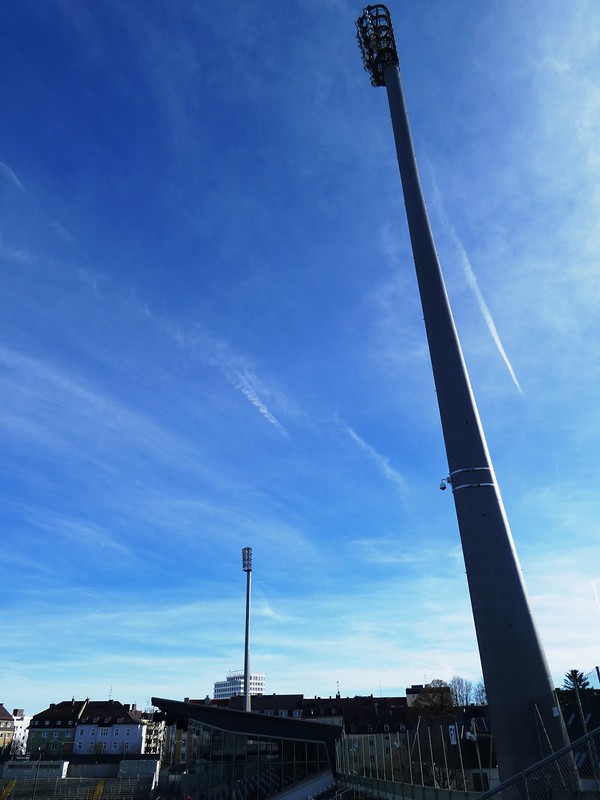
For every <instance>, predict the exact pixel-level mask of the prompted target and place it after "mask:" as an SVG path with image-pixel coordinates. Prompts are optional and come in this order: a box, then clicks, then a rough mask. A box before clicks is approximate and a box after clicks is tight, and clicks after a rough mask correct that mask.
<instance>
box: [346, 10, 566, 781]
mask: <svg viewBox="0 0 600 800" xmlns="http://www.w3.org/2000/svg"><path fill="white" fill-rule="evenodd" d="M356 27H357V32H358V33H357V36H358V43H359V46H360V51H361V55H362V59H363V64H364V67H365V70H366V71H367V72H368V73H369V76H370V78H371V83H372V85H373V86H385V87H386V90H387V96H388V102H389V107H390V113H391V117H392V127H393V131H394V139H395V144H396V152H397V155H398V164H399V167H400V177H401V181H402V189H403V193H404V203H405V207H406V216H407V221H408V229H409V233H410V240H411V244H412V250H413V256H414V262H415V268H416V272H417V281H418V285H419V292H420V296H421V304H422V307H423V317H424V320H425V328H426V332H427V340H428V344H429V353H430V356H431V365H432V368H433V377H434V381H435V388H436V393H437V399H438V405H439V411H440V418H441V423H442V430H443V434H444V442H445V445H446V455H447V458H448V466H449V470H450V471H449V476H448V478H447V479H446V480H445V481H443V488H446V485H448V487H449V488H451V489H452V494H453V497H454V504H455V507H456V515H457V518H458V527H459V530H460V536H461V541H462V549H463V556H464V560H465V567H466V572H467V580H468V584H469V592H470V596H471V605H472V608H473V618H474V622H475V630H476V633H477V642H478V645H479V654H480V657H481V666H482V669H483V675H484V679H485V686H486V689H487V695H488V701H489V708H490V715H491V718H492V723H493V730H494V742H495V744H496V753H497V757H498V764H499V771H500V778H501V780H503V781H504V780H507V779H508V778H511V777H512V776H514V775H516V774H518V773H520V772H522V771H523V770H524V769H526V768H527V767H530V766H531V765H532V764H534V763H535V762H537V761H539V760H540V759H541V758H542V757H543V756H545V755H548V754H549V753H548V749H546V752H542V750H541V742H542V741H543V740H544V737H543V736H540V735H539V731H538V728H537V725H536V717H538V718H539V719H541V721H542V722H543V726H544V728H545V731H546V733H547V738H548V743H549V745H550V749H551V750H552V751H554V752H555V751H557V750H560V749H561V748H562V747H564V746H566V745H568V743H569V740H568V737H567V734H566V729H565V726H564V722H563V719H562V715H561V713H560V709H559V705H558V701H557V698H556V693H555V691H554V687H553V685H552V680H551V677H550V672H549V669H548V665H547V663H546V657H545V655H544V652H543V649H542V645H541V642H540V639H539V636H538V632H537V629H536V626H535V623H534V621H533V615H532V612H531V608H530V606H529V601H528V598H527V593H526V589H525V584H524V581H523V577H522V575H521V569H520V566H519V562H518V558H517V554H516V551H515V548H514V544H513V540H512V535H511V532H510V528H509V525H508V520H507V518H506V514H505V511H504V507H503V504H502V499H501V497H500V490H499V488H498V485H497V483H496V476H495V474H494V470H493V467H492V462H491V459H490V455H489V452H488V447H487V443H486V441H485V436H484V432H483V427H482V425H481V421H480V419H479V413H478V411H477V406H476V404H475V398H474V395H473V392H472V389H471V384H470V381H469V377H468V374H467V370H466V366H465V362H464V358H463V354H462V350H461V346H460V342H459V339H458V334H457V332H456V328H455V326H454V321H453V318H452V313H451V309H450V304H449V302H448V297H447V294H446V287H445V285H444V279H443V275H442V271H441V267H440V264H439V261H438V257H437V253H436V249H435V244H434V241H433V235H432V232H431V228H430V224H429V219H428V216H427V210H426V208H425V201H424V199H423V193H422V190H421V184H420V180H419V173H418V171H417V164H416V160H415V155H414V148H413V142H412V136H411V132H410V127H409V123H408V116H407V113H406V105H405V102H404V94H403V91H402V85H401V81H400V69H399V61H398V53H397V50H396V42H395V39H394V32H393V29H392V21H391V18H390V13H389V11H388V9H387V8H386V6H384V5H381V4H376V5H372V6H367V7H366V8H365V9H364V12H363V14H362V16H361V17H359V19H358V20H357V22H356ZM564 779H565V781H566V782H568V784H569V786H572V787H573V788H574V789H575V790H576V789H578V788H579V785H578V779H577V776H576V771H575V769H574V765H573V768H572V769H567V770H565V774H564Z"/></svg>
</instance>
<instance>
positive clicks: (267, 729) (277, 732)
mask: <svg viewBox="0 0 600 800" xmlns="http://www.w3.org/2000/svg"><path fill="white" fill-rule="evenodd" d="M152 703H153V705H155V706H157V707H158V708H160V710H161V711H166V712H167V713H168V714H173V715H174V716H175V717H179V718H181V719H187V720H194V721H195V722H199V723H201V724H203V725H208V726H210V727H213V728H219V730H222V731H227V732H228V733H239V734H242V735H246V736H269V737H271V738H273V739H290V740H295V741H305V742H317V743H321V744H324V745H325V746H326V748H327V755H328V758H329V765H330V767H331V771H332V772H333V773H334V774H335V743H336V741H337V740H338V739H339V738H340V737H341V735H342V728H341V726H339V725H328V724H322V723H319V722H306V721H305V720H302V719H290V718H289V717H275V716H265V715H264V714H253V713H252V712H248V711H237V710H234V709H231V708H221V707H220V706H214V705H208V704H206V705H203V704H196V703H182V702H180V701H178V700H166V699H165V698H162V697H153V698H152Z"/></svg>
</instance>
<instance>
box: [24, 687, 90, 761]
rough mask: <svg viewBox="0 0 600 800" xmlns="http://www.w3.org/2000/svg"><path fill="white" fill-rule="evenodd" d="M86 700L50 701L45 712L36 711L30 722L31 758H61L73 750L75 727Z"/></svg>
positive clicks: (28, 741) (28, 740)
mask: <svg viewBox="0 0 600 800" xmlns="http://www.w3.org/2000/svg"><path fill="white" fill-rule="evenodd" d="M87 702H88V701H87V700H75V698H73V699H72V700H65V701H63V702H62V703H50V705H49V707H48V708H47V709H46V710H45V711H40V713H39V714H34V715H33V717H32V718H31V722H30V724H29V735H28V737H27V752H28V753H29V755H30V757H31V758H37V757H38V755H39V756H40V757H41V758H44V759H55V760H60V759H64V758H68V756H69V755H70V754H71V753H72V752H73V742H74V740H75V726H76V725H77V722H78V720H79V717H80V716H81V714H82V712H83V710H84V708H85V706H86V704H87Z"/></svg>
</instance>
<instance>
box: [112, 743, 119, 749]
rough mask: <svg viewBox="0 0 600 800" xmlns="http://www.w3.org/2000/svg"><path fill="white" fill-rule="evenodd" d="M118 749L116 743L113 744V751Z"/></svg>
mask: <svg viewBox="0 0 600 800" xmlns="http://www.w3.org/2000/svg"><path fill="white" fill-rule="evenodd" d="M118 749H119V744H118V742H113V750H118Z"/></svg>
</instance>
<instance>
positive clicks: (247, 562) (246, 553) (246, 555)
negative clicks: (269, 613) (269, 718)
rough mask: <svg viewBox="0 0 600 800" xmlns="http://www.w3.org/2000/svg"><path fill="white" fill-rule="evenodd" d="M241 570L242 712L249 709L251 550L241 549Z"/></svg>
mask: <svg viewBox="0 0 600 800" xmlns="http://www.w3.org/2000/svg"><path fill="white" fill-rule="evenodd" d="M242 570H243V571H244V572H245V573H246V635H245V637H244V711H251V710H252V709H251V707H250V589H251V587H252V548H251V547H242Z"/></svg>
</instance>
